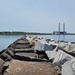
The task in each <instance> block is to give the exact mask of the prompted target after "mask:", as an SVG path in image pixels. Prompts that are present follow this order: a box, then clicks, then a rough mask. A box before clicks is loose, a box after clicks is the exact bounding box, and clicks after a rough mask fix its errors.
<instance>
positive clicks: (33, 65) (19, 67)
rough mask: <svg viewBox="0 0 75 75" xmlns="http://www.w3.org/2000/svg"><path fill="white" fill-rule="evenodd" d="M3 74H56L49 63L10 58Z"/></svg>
mask: <svg viewBox="0 0 75 75" xmlns="http://www.w3.org/2000/svg"><path fill="white" fill-rule="evenodd" d="M3 75H56V73H55V71H54V69H53V68H52V67H51V65H50V63H49V64H48V63H45V62H28V61H20V60H12V61H11V62H10V64H9V68H8V69H6V71H5V72H4V74H3Z"/></svg>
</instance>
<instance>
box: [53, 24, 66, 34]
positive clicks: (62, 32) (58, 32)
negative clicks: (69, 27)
mask: <svg viewBox="0 0 75 75" xmlns="http://www.w3.org/2000/svg"><path fill="white" fill-rule="evenodd" d="M53 34H54V35H65V34H67V32H66V31H65V23H63V31H61V30H60V23H59V27H58V31H53Z"/></svg>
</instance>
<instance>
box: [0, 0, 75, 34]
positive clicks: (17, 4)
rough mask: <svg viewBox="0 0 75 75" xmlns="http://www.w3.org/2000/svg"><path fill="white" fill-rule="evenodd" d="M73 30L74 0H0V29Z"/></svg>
mask: <svg viewBox="0 0 75 75" xmlns="http://www.w3.org/2000/svg"><path fill="white" fill-rule="evenodd" d="M59 22H60V24H61V30H62V26H63V23H65V25H66V31H67V32H75V0H0V31H25V32H48V33H49V32H53V31H57V30H58V24H59Z"/></svg>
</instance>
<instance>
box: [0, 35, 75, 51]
mask: <svg viewBox="0 0 75 75" xmlns="http://www.w3.org/2000/svg"><path fill="white" fill-rule="evenodd" d="M37 36H38V37H43V38H48V39H54V40H64V41H69V42H75V35H65V36H63V35H60V36H58V35H37ZM21 37H22V35H19V36H2V35H0V51H2V50H3V49H6V48H7V47H8V46H9V45H10V44H11V43H13V42H14V41H16V40H17V39H19V38H21Z"/></svg>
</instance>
